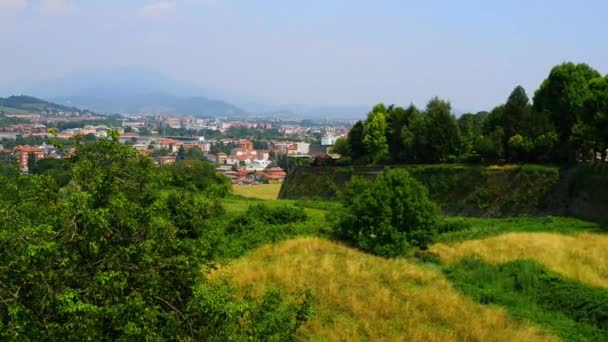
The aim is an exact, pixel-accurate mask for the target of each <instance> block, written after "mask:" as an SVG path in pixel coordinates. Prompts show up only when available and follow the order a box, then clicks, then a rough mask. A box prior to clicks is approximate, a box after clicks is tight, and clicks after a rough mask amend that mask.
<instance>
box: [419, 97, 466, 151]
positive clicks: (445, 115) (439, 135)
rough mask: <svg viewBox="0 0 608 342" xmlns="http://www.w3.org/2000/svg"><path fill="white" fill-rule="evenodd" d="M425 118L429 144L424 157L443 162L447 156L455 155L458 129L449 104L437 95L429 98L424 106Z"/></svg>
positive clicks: (457, 144) (458, 145)
mask: <svg viewBox="0 0 608 342" xmlns="http://www.w3.org/2000/svg"><path fill="white" fill-rule="evenodd" d="M425 119H426V126H427V127H426V132H427V139H428V144H429V149H428V155H427V156H426V159H427V160H428V161H431V162H445V161H447V160H448V157H449V156H451V155H452V156H455V155H457V154H458V149H459V147H460V129H459V128H458V123H457V122H456V118H455V117H454V116H453V115H452V106H451V104H450V103H449V102H447V101H444V100H441V99H439V98H437V97H435V98H433V99H431V100H430V101H429V103H428V104H427V106H426V111H425Z"/></svg>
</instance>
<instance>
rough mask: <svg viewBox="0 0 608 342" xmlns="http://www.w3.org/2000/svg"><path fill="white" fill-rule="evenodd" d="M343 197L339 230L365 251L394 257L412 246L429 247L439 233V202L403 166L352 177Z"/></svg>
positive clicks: (338, 220)
mask: <svg viewBox="0 0 608 342" xmlns="http://www.w3.org/2000/svg"><path fill="white" fill-rule="evenodd" d="M342 201H343V204H344V209H343V210H341V211H340V212H339V213H338V216H337V232H338V234H339V236H340V237H341V238H343V239H346V240H347V241H350V242H352V243H353V244H355V245H356V246H358V247H360V248H361V249H363V250H365V251H368V252H371V253H374V254H378V255H382V256H388V257H394V256H398V255H401V254H403V253H404V252H405V251H406V250H408V249H409V248H411V247H418V248H422V249H426V247H427V246H428V245H429V243H431V242H432V240H433V237H434V235H435V233H436V229H437V223H438V218H439V208H438V206H437V205H436V204H435V203H433V202H432V201H431V200H429V198H428V193H427V190H426V188H425V187H424V186H423V185H422V184H420V183H419V182H418V181H416V180H415V179H414V178H412V177H411V176H410V175H409V173H408V172H407V171H405V170H403V169H391V170H387V171H386V172H385V173H384V174H382V175H380V176H378V178H377V179H376V180H375V181H369V180H366V179H362V178H353V180H352V181H351V182H350V183H349V184H348V186H347V189H346V190H345V192H344V194H343V195H342Z"/></svg>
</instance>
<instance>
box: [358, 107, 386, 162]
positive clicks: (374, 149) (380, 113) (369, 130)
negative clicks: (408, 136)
mask: <svg viewBox="0 0 608 342" xmlns="http://www.w3.org/2000/svg"><path fill="white" fill-rule="evenodd" d="M385 111H386V108H385V107H384V105H381V104H380V105H377V106H376V107H374V109H373V110H372V112H371V113H369V114H368V116H367V120H366V121H365V124H364V126H363V145H364V146H365V152H366V154H367V156H368V157H369V158H370V160H371V161H372V162H379V161H381V160H382V159H383V158H384V157H385V156H386V155H387V153H388V145H387V139H386V129H387V125H386V114H385Z"/></svg>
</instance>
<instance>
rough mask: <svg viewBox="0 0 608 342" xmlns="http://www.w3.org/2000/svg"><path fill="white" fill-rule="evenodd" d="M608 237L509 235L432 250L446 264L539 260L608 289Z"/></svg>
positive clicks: (559, 270)
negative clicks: (468, 260)
mask: <svg viewBox="0 0 608 342" xmlns="http://www.w3.org/2000/svg"><path fill="white" fill-rule="evenodd" d="M606 248H608V236H605V235H598V234H592V233H579V234H576V235H563V234H555V233H506V234H502V235H498V236H494V237H490V238H486V239H483V240H468V241H463V242H458V243H452V244H436V245H433V246H432V247H431V248H430V250H431V252H433V253H435V254H437V255H438V256H439V257H440V259H441V260H442V261H443V262H446V263H455V262H458V261H459V260H462V259H464V258H466V257H472V256H479V257H481V258H483V259H484V260H486V261H488V262H490V263H492V264H503V263H506V262H509V261H514V260H520V259H531V260H536V261H538V262H540V263H542V264H543V265H545V266H546V267H548V268H549V269H551V270H552V271H554V272H557V273H559V274H561V275H562V276H564V277H566V278H569V279H572V280H575V281H580V282H582V283H585V284H589V285H592V286H597V287H602V288H605V289H608V260H607V256H606Z"/></svg>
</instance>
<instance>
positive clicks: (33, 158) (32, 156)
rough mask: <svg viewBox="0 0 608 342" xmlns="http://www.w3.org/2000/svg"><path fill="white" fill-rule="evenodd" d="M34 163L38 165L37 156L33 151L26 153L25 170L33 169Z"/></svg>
mask: <svg viewBox="0 0 608 342" xmlns="http://www.w3.org/2000/svg"><path fill="white" fill-rule="evenodd" d="M36 165H38V157H37V156H36V154H35V153H32V152H30V153H28V154H27V170H28V172H29V171H30V170H34V169H35V168H36Z"/></svg>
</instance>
